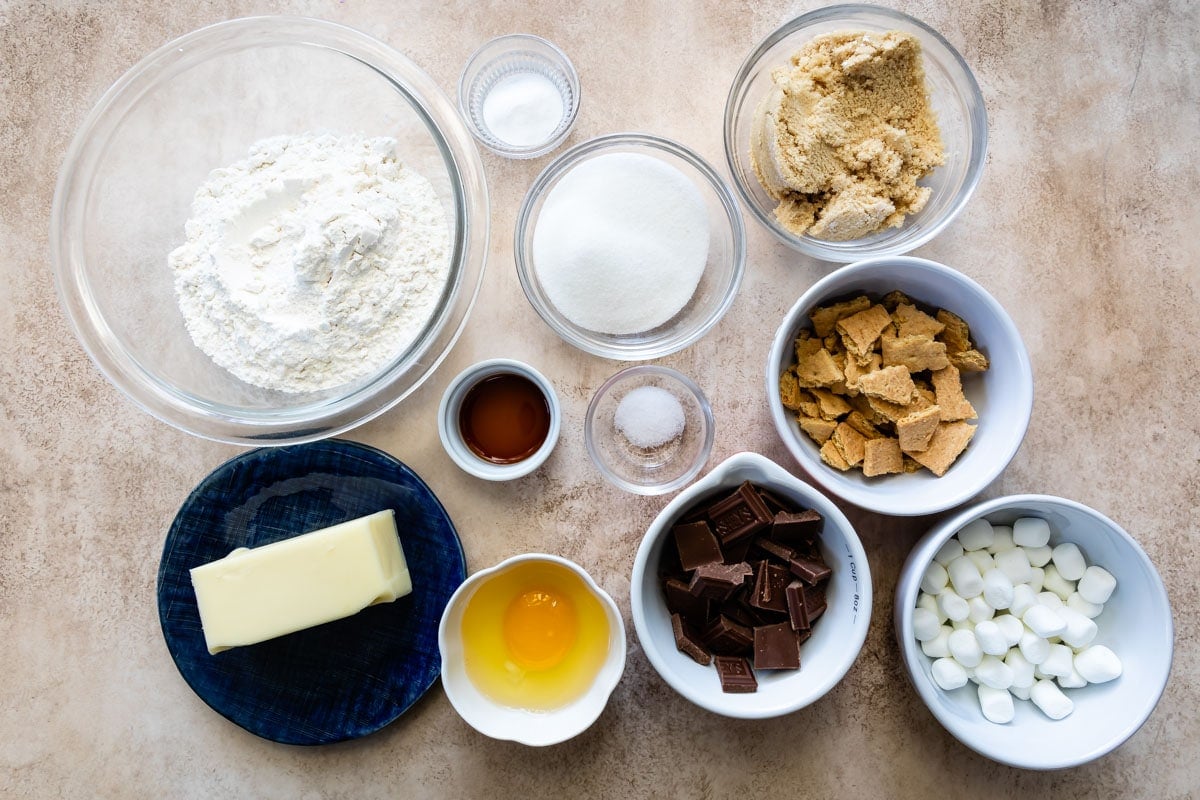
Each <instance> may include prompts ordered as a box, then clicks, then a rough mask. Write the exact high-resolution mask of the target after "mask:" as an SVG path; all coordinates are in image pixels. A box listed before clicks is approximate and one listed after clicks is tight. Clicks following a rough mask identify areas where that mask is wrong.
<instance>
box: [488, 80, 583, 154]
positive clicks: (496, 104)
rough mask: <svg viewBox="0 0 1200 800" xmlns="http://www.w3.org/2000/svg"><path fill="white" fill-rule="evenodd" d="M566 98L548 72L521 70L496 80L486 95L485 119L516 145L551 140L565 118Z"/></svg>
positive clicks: (499, 136)
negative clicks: (548, 75)
mask: <svg viewBox="0 0 1200 800" xmlns="http://www.w3.org/2000/svg"><path fill="white" fill-rule="evenodd" d="M563 111H564V106H563V98H562V93H561V92H559V90H558V87H556V86H555V85H554V82H553V81H551V80H550V79H549V78H547V77H546V76H545V75H539V74H537V73H536V72H518V73H516V74H514V75H508V76H506V77H503V78H501V79H500V80H498V81H497V82H496V84H495V85H494V86H492V88H491V89H489V90H488V92H487V94H486V95H485V96H484V98H483V122H484V124H485V125H486V126H487V128H488V130H489V131H491V132H492V135H494V136H495V137H496V138H497V139H499V140H500V141H502V142H504V143H505V144H508V145H511V146H513V147H532V146H534V145H538V144H541V143H543V142H546V141H549V139H550V137H551V136H552V135H554V132H555V131H556V130H558V126H559V123H561V122H562V118H563Z"/></svg>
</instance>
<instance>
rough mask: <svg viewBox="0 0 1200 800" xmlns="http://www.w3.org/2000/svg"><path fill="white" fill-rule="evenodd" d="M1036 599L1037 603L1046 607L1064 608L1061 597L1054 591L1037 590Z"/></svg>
mask: <svg viewBox="0 0 1200 800" xmlns="http://www.w3.org/2000/svg"><path fill="white" fill-rule="evenodd" d="M1037 601H1038V604H1039V605H1043V606H1045V607H1046V608H1053V609H1055V610H1058V609H1060V608H1066V605H1065V604H1064V603H1063V601H1062V598H1061V597H1059V596H1058V595H1056V594H1055V593H1054V592H1038V596H1037Z"/></svg>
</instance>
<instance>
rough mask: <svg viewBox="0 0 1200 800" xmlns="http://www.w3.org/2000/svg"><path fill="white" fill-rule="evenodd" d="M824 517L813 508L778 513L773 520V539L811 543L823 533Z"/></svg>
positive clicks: (793, 543) (783, 542)
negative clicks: (822, 523)
mask: <svg viewBox="0 0 1200 800" xmlns="http://www.w3.org/2000/svg"><path fill="white" fill-rule="evenodd" d="M821 522H822V517H821V515H820V514H819V513H817V512H816V511H814V510H812V509H804V510H802V511H796V512H794V513H793V512H787V511H781V512H779V513H777V514H776V515H775V516H774V517H773V518H772V520H771V533H770V534H769V535H770V537H771V538H772V539H774V540H775V541H777V542H779V543H780V544H787V545H794V546H799V545H810V544H812V543H813V541H814V540H816V538H817V536H819V535H820V534H821Z"/></svg>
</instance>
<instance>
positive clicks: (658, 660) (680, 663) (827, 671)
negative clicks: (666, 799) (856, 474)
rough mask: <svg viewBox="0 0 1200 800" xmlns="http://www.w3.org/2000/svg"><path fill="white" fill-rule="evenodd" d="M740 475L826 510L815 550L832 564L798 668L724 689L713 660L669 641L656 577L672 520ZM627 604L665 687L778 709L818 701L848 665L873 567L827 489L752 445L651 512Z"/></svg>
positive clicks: (863, 627) (716, 708)
mask: <svg viewBox="0 0 1200 800" xmlns="http://www.w3.org/2000/svg"><path fill="white" fill-rule="evenodd" d="M743 481H751V482H753V483H756V484H758V485H759V486H763V487H766V488H767V489H770V490H771V491H772V492H775V493H777V494H779V495H780V496H782V497H787V498H790V499H791V500H793V501H795V502H797V503H800V504H801V505H803V506H805V507H807V508H812V509H814V510H816V511H818V512H820V514H821V515H822V516H823V517H824V518H825V528H824V531H823V532H822V534H821V554H822V555H823V556H824V558H825V561H826V562H827V563H828V564H829V566H830V567H831V568H832V569H833V575H832V577H831V578H830V580H829V585H828V586H827V587H826V591H825V596H826V601H827V602H828V604H829V605H828V608H827V609H826V611H825V613H824V614H823V615H822V616H821V619H820V621H819V622H818V623H817V624H816V625H814V626H813V635H812V637H811V638H810V639H809V640H808V641H807V642H805V643H804V644H803V645H801V647H800V664H801V666H800V669H799V670H795V671H784V670H770V671H765V670H764V671H760V672H757V673H756V677H757V679H758V691H757V692H755V693H753V694H726V693H724V692H722V691H721V682H720V680H719V679H718V677H717V673H716V670H715V669H714V668H713V667H711V666H707V667H705V666H701V665H700V664H697V663H696V662H695V661H693V660H692V659H691V658H689V657H688V656H685V655H684V654H683V653H680V652H679V650H678V649H676V647H675V636H674V634H673V633H672V632H671V615H670V612H668V611H667V606H666V602H665V600H664V599H663V593H662V588H661V586H660V585H659V578H658V564H659V561H660V560H661V557H662V549H663V543H664V542H665V541H666V540H667V539H668V537H669V536H670V532H671V526H672V525H673V524H674V523H675V520H676V519H678V518H679V516H680V515H682V514H683V513H684V512H685V511H687V510H688V509H690V508H693V507H694V506H696V505H697V504H699V503H700V502H702V501H703V500H704V499H705V498H708V497H711V496H713V495H720V494H723V493H725V492H728V491H730V490H732V489H736V488H737V487H738V486H739V485H741V483H742V482H743ZM631 580H632V586H631V593H630V600H629V603H630V606H631V611H632V614H633V627H634V629H635V630H636V631H637V636H638V641H640V642H641V644H642V649H643V650H644V651H645V653H646V658H648V659H649V660H650V663H651V664H652V665H654V669H655V670H657V671H658V674H659V675H661V676H662V678H663V680H665V681H666V682H667V683H668V684H669V685H670V686H671V688H673V689H674V690H675V691H677V692H679V693H680V694H681V695H683V696H684V697H686V698H687V699H688V700H691V701H692V702H693V703H695V704H696V705H698V706H700V707H701V708H705V709H708V710H709V711H712V712H715V713H717V714H722V715H724V716H727V717H740V718H743V719H762V718H766V717H777V716H780V715H782V714H788V713H790V712H792V711H796V710H798V709H801V708H804V707H805V706H807V705H810V704H811V703H814V702H816V701H817V700H819V699H820V698H821V697H823V696H824V695H825V694H826V693H827V692H828V691H829V690H830V689H832V688H833V687H834V686H835V685H836V684H837V682H838V681H840V680H841V679H842V676H844V675H845V674H846V672H847V671H848V670H849V669H850V665H851V664H853V663H854V659H855V658H857V657H858V653H859V651H860V650H861V649H862V645H863V642H864V641H865V640H866V638H867V627H868V625H869V624H870V621H871V571H870V568H869V567H868V565H867V554H866V553H865V552H864V551H863V547H862V543H861V542H860V541H859V539H858V534H856V533H855V532H854V527H853V526H852V525H851V524H850V521H849V520H847V519H846V516H845V515H844V514H843V513H842V512H841V511H839V510H838V507H837V506H835V505H834V504H833V502H832V501H831V500H829V499H828V498H827V497H825V495H823V494H821V493H820V492H819V491H817V490H816V489H815V488H814V487H812V486H810V485H809V484H807V483H805V482H803V481H801V480H799V479H798V478H796V477H795V476H793V475H790V474H788V473H787V472H786V471H785V470H784V469H783V468H782V467H780V466H779V465H778V464H776V463H774V462H773V461H771V460H769V459H767V458H764V457H763V456H760V455H758V454H757V453H738V454H737V455H734V456H731V457H730V458H728V459H726V460H725V461H723V462H722V463H721V464H719V465H718V466H717V467H716V468H715V469H713V471H712V472H710V473H709V474H708V475H706V476H705V477H704V478H702V479H701V480H699V481H697V482H696V483H694V484H692V485H691V486H689V487H688V488H687V489H685V490H684V491H682V492H680V493H679V495H678V496H677V497H676V498H675V499H674V500H672V501H671V502H670V503H669V504H668V505H667V507H666V508H664V509H663V510H662V511H661V512H659V515H658V516H657V517H655V519H654V522H653V523H652V524H651V525H650V529H649V530H647V531H646V536H645V537H644V538H643V539H642V544H641V546H640V547H639V548H638V551H637V556H636V557H635V558H634V561H633V576H632V579H631Z"/></svg>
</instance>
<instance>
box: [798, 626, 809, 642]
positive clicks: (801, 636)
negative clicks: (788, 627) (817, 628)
mask: <svg viewBox="0 0 1200 800" xmlns="http://www.w3.org/2000/svg"><path fill="white" fill-rule="evenodd" d="M811 638H812V628H809V629H808V630H806V631H796V643H797V644H804V643H805V642H807V641H808V640H809V639H811Z"/></svg>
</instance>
